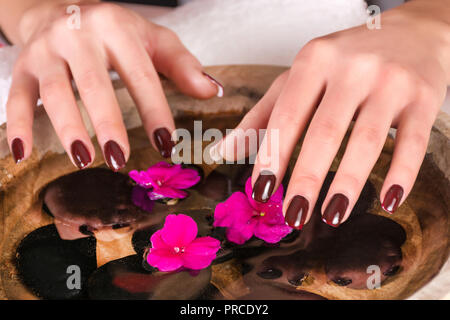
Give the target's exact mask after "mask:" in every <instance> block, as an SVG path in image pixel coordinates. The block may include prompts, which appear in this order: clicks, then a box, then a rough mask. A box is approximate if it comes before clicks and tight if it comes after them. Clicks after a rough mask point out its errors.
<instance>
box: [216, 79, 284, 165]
mask: <svg viewBox="0 0 450 320" xmlns="http://www.w3.org/2000/svg"><path fill="white" fill-rule="evenodd" d="M288 75H289V73H288V72H284V73H283V74H281V75H280V76H279V77H277V79H276V80H275V81H274V82H273V83H272V85H271V86H270V88H269V90H268V91H267V92H266V94H265V95H264V96H263V97H262V98H261V100H259V101H258V103H257V104H256V105H255V106H254V107H253V108H252V109H250V111H249V112H247V114H246V115H245V116H244V118H243V119H242V121H241V122H240V123H239V125H238V126H237V127H236V128H235V129H234V130H233V131H232V132H230V133H229V134H228V135H227V136H226V137H225V138H224V139H223V140H222V141H220V142H219V143H218V144H216V145H215V146H214V147H212V148H211V149H210V154H211V157H212V159H214V160H216V161H218V160H220V159H222V158H223V159H225V160H228V161H237V160H240V159H243V158H245V157H247V156H248V155H252V154H255V153H256V150H257V145H256V144H257V139H258V133H259V130H260V129H265V128H267V123H268V122H269V118H270V114H271V112H272V109H273V106H274V104H275V102H276V100H277V98H278V96H279V95H280V93H281V90H282V89H283V86H284V84H285V83H286V80H287V78H288Z"/></svg>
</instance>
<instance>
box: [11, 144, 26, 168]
mask: <svg viewBox="0 0 450 320" xmlns="http://www.w3.org/2000/svg"><path fill="white" fill-rule="evenodd" d="M11 150H12V154H13V158H14V161H15V162H16V163H19V162H20V161H22V160H23V158H24V157H25V153H24V150H23V142H22V140H21V139H19V138H15V139H14V140H13V141H12V143H11Z"/></svg>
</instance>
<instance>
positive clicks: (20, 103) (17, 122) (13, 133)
mask: <svg viewBox="0 0 450 320" xmlns="http://www.w3.org/2000/svg"><path fill="white" fill-rule="evenodd" d="M37 99H38V84H37V80H36V79H35V78H34V77H33V76H32V75H30V74H29V73H27V72H25V71H22V70H17V68H16V70H15V72H14V74H13V80H12V83H11V89H10V90H9V95H8V101H7V103H6V117H7V122H6V126H7V135H8V143H9V146H10V148H11V152H12V155H13V158H14V161H15V162H16V163H19V162H21V161H23V160H24V159H27V158H28V157H29V156H30V154H31V150H32V147H33V114H34V109H35V107H36V102H37Z"/></svg>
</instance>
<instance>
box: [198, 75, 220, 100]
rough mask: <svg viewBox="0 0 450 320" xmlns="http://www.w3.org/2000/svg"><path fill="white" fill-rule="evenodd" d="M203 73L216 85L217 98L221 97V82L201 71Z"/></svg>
mask: <svg viewBox="0 0 450 320" xmlns="http://www.w3.org/2000/svg"><path fill="white" fill-rule="evenodd" d="M203 75H204V76H205V77H207V78H208V80H209V81H211V82H212V83H213V84H215V85H216V86H217V96H218V97H219V98H221V97H223V86H222V84H221V83H220V82H219V81H217V80H216V79H214V78H213V77H211V76H210V75H209V74H207V73H206V72H203Z"/></svg>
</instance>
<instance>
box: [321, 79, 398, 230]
mask: <svg viewBox="0 0 450 320" xmlns="http://www.w3.org/2000/svg"><path fill="white" fill-rule="evenodd" d="M401 100H402V98H400V95H395V94H392V92H391V89H390V88H386V89H385V90H384V92H380V93H378V94H375V95H373V96H372V97H369V98H368V99H367V101H366V102H365V103H364V104H363V105H362V107H361V108H360V112H359V115H358V118H357V119H356V123H355V125H354V127H353V130H352V133H351V136H350V139H349V142H348V144H347V148H346V150H345V153H344V156H343V158H342V160H341V162H340V165H339V168H338V170H337V172H336V175H335V177H334V179H333V182H332V184H331V186H330V188H329V190H328V194H327V196H326V197H325V200H324V202H323V204H322V211H321V212H322V213H323V215H322V219H323V221H324V222H325V223H327V224H329V225H331V226H333V227H337V226H339V225H340V224H341V223H343V222H344V221H345V220H347V218H348V217H349V215H350V213H351V211H352V209H353V207H354V205H355V203H356V201H357V200H358V198H359V195H360V193H361V190H362V189H363V187H364V185H365V183H366V180H367V178H368V177H369V174H370V172H371V170H372V168H373V166H374V165H375V163H376V161H377V159H378V157H379V155H380V152H381V150H382V149H383V145H384V142H385V141H386V137H387V135H388V132H389V128H390V126H391V122H392V118H393V112H394V110H397V109H398V108H397V107H398V106H399V105H401V103H402V101H401Z"/></svg>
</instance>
